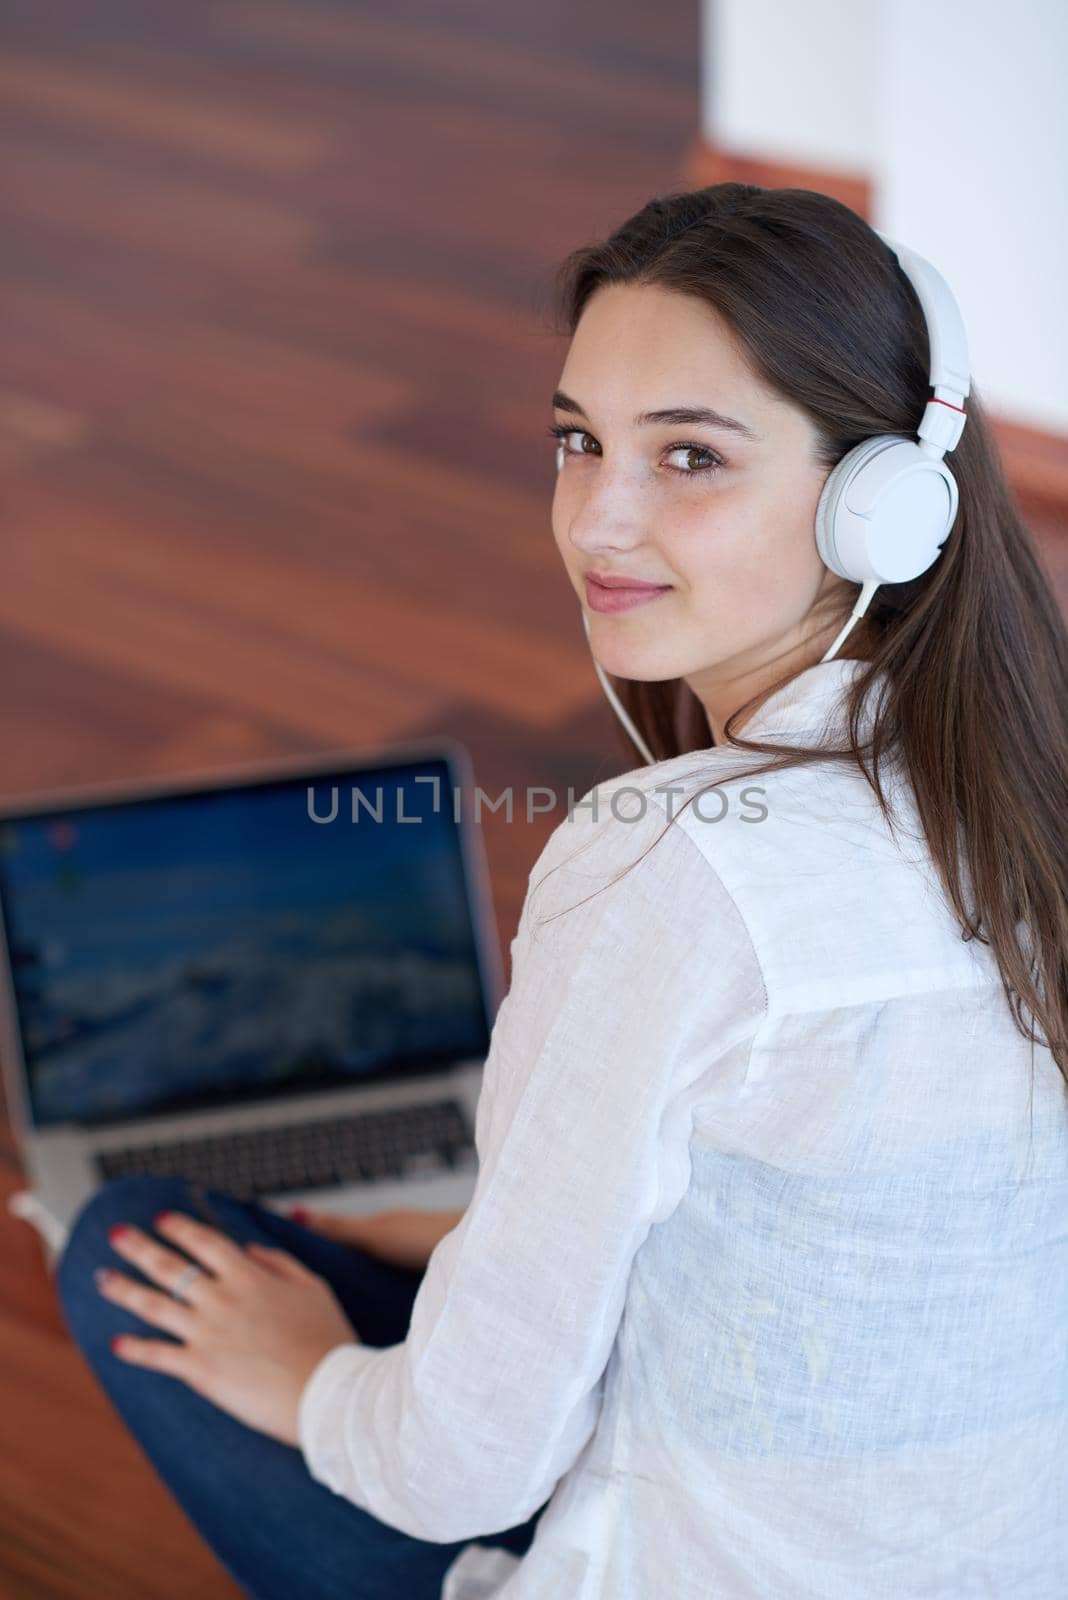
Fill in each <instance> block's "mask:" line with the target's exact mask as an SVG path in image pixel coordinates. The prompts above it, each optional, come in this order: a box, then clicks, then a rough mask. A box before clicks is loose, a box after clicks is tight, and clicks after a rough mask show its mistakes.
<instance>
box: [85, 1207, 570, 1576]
mask: <svg viewBox="0 0 1068 1600" xmlns="http://www.w3.org/2000/svg"><path fill="white" fill-rule="evenodd" d="M165 1210H172V1211H188V1212H189V1213H190V1214H191V1215H192V1216H199V1217H200V1218H202V1219H203V1220H204V1221H206V1222H208V1223H210V1225H211V1226H213V1227H216V1228H218V1229H219V1230H220V1232H223V1233H226V1234H228V1235H229V1236H230V1238H232V1239H234V1240H236V1241H237V1242H238V1243H240V1244H245V1243H247V1242H248V1241H250V1240H252V1239H257V1240H259V1241H260V1242H261V1243H263V1244H268V1245H274V1246H276V1247H280V1248H281V1249H283V1250H288V1251H289V1252H290V1254H292V1255H294V1256H297V1257H299V1259H300V1260H301V1261H303V1262H304V1263H305V1265H306V1266H308V1267H310V1268H311V1269H312V1271H313V1272H317V1273H318V1274H319V1275H320V1277H323V1278H325V1279H326V1281H327V1282H328V1283H329V1284H330V1286H331V1288H332V1289H333V1290H334V1293H335V1295H336V1296H337V1299H338V1301H339V1303H340V1305H341V1307H342V1309H343V1310H344V1312H345V1315H346V1316H347V1317H348V1319H349V1321H350V1322H351V1323H352V1325H353V1327H354V1328H355V1329H356V1330H358V1332H359V1336H360V1338H361V1340H362V1341H363V1343H364V1344H368V1345H380V1346H381V1345H389V1344H397V1343H399V1342H400V1341H401V1340H402V1339H404V1337H405V1335H406V1334H407V1331H408V1324H409V1320H410V1317H411V1310H412V1303H413V1301H414V1299H415V1294H416V1290H417V1289H418V1287H419V1283H420V1280H421V1278H422V1271H421V1270H409V1269H404V1268H399V1267H391V1266H388V1265H387V1264H386V1263H385V1262H381V1261H378V1260H376V1259H375V1258H374V1257H373V1256H370V1255H368V1254H367V1253H366V1252H365V1251H362V1250H359V1249H357V1248H355V1247H354V1246H352V1245H346V1244H341V1243H339V1242H338V1241H337V1240H334V1239H327V1238H324V1237H322V1236H321V1235H318V1234H316V1233H314V1232H312V1231H311V1230H310V1229H309V1228H306V1227H304V1226H303V1225H301V1224H300V1223H296V1222H291V1221H290V1220H289V1219H288V1218H287V1217H282V1216H279V1215H277V1214H276V1213H275V1212H273V1211H269V1210H268V1209H267V1208H266V1207H265V1206H261V1205H257V1204H256V1203H255V1202H254V1201H244V1200H239V1199H237V1198H236V1197H235V1196H233V1195H229V1194H226V1193H223V1192H220V1191H218V1190H215V1189H205V1188H204V1187H203V1186H202V1185H199V1184H196V1183H192V1182H187V1181H186V1180H185V1179H184V1178H161V1177H145V1176H138V1177H128V1178H116V1179H113V1180H112V1181H111V1182H109V1183H107V1184H105V1185H104V1187H103V1188H101V1189H100V1190H98V1191H97V1193H96V1194H94V1195H93V1196H92V1198H91V1199H90V1200H89V1201H87V1203H86V1204H85V1205H84V1206H83V1207H82V1210H81V1211H80V1212H79V1214H78V1216H77V1217H76V1218H75V1221H74V1225H73V1227H72V1229H71V1233H70V1237H69V1239H68V1240H67V1243H66V1246H65V1248H64V1249H63V1251H62V1253H61V1255H60V1257H59V1259H58V1261H57V1263H56V1279H55V1281H56V1288H57V1292H58V1295H59V1300H60V1304H61V1306H62V1310H63V1315H64V1318H65V1320H66V1323H67V1327H68V1328H69V1330H70V1333H71V1335H72V1337H73V1338H74V1340H75V1342H76V1344H77V1345H78V1346H79V1348H80V1350H81V1352H82V1354H83V1356H84V1357H85V1359H86V1361H87V1362H88V1364H89V1366H90V1368H91V1370H92V1372H93V1374H94V1376H95V1377H96V1378H97V1379H98V1381H99V1382H100V1384H101V1385H102V1387H103V1388H104V1390H105V1392H106V1393H107V1395H108V1397H109V1399H110V1400H111V1402H112V1404H113V1405H114V1406H115V1409H116V1410H117V1411H118V1413H119V1415H120V1417H121V1418H122V1420H123V1421H124V1422H125V1424H126V1426H127V1427H128V1428H129V1430H130V1431H131V1433H132V1434H133V1435H134V1437H135V1438H136V1439H137V1441H138V1443H139V1444H140V1446H141V1448H142V1450H143V1451H144V1452H145V1454H146V1456H147V1457H148V1459H149V1461H150V1462H151V1464H152V1466H153V1467H154V1468H155V1470H156V1472H157V1473H158V1474H159V1476H160V1477H161V1478H162V1479H163V1481H164V1483H165V1484H166V1485H167V1487H168V1488H169V1489H170V1491H171V1492H172V1494H173V1495H174V1496H175V1497H176V1499H177V1500H178V1501H179V1502H180V1504H181V1505H182V1507H183V1508H184V1510H185V1512H186V1515H187V1516H188V1517H189V1518H190V1519H191V1521H192V1522H193V1524H194V1525H195V1526H196V1528H197V1529H198V1530H199V1532H200V1533H201V1535H202V1536H203V1538H204V1539H205V1540H206V1541H207V1543H208V1544H209V1545H210V1546H211V1548H212V1549H213V1550H214V1551H215V1554H216V1555H217V1556H218V1558H219V1560H220V1561H221V1562H222V1563H223V1565H224V1566H225V1567H226V1568H227V1569H228V1570H229V1572H230V1573H231V1574H232V1576H233V1577H234V1578H235V1579H236V1580H237V1582H238V1583H239V1584H241V1585H242V1586H243V1588H244V1589H245V1591H246V1593H247V1594H248V1595H250V1596H252V1597H253V1600H294V1597H295V1596H297V1595H299V1596H300V1600H439V1596H440V1593H441V1584H442V1579H443V1577H444V1575H445V1572H446V1570H447V1569H448V1567H449V1566H450V1565H451V1563H452V1562H453V1561H454V1560H455V1558H456V1556H457V1555H458V1554H459V1553H460V1551H461V1550H462V1549H464V1547H465V1544H466V1543H467V1542H469V1541H463V1542H461V1543H459V1544H432V1543H428V1542H426V1541H424V1540H422V1539H416V1538H413V1537H412V1536H411V1535H410V1534H407V1533H402V1532H401V1531H399V1530H398V1529H396V1528H391V1527H390V1526H388V1524H386V1523H384V1522H380V1521H379V1520H378V1518H377V1517H373V1516H371V1515H370V1514H369V1513H368V1512H366V1511H363V1510H362V1509H361V1508H360V1507H359V1506H356V1505H353V1504H352V1502H351V1501H349V1500H345V1499H343V1498H342V1497H341V1496H340V1495H336V1494H334V1493H333V1491H332V1490H330V1489H327V1488H326V1487H325V1486H324V1485H323V1484H320V1483H317V1482H316V1481H315V1479H314V1478H313V1477H312V1476H311V1474H310V1473H309V1471H308V1468H307V1465H306V1463H305V1460H304V1457H303V1455H302V1454H301V1452H300V1451H299V1450H298V1449H296V1448H295V1447H294V1446H292V1445H287V1444H282V1443H281V1442H280V1441H279V1440H277V1439H272V1438H271V1437H269V1435H267V1434H265V1433H259V1432H257V1431H256V1430H254V1429H252V1428H249V1427H247V1426H246V1425H245V1424H244V1423H242V1422H239V1421H237V1419H236V1418H234V1417H231V1416H230V1415H229V1414H228V1413H227V1412H225V1411H222V1410H220V1408H219V1407H218V1406H216V1405H215V1404H213V1403H212V1402H211V1401H209V1400H206V1399H204V1398H203V1397H202V1396H201V1395H198V1394H197V1393H196V1391H195V1390H193V1389H191V1388H190V1387H189V1386H188V1384H186V1383H183V1382H182V1380H181V1379H180V1378H175V1377H172V1376H171V1375H170V1374H169V1373H163V1372H153V1371H151V1370H149V1369H147V1368H143V1367H140V1368H139V1367H137V1366H134V1365H132V1364H130V1363H128V1362H125V1361H122V1360H121V1359H120V1358H119V1357H118V1356H116V1355H115V1354H114V1353H113V1352H112V1350H111V1349H110V1346H109V1341H110V1340H111V1339H112V1338H113V1337H114V1335H115V1334H117V1333H126V1332H130V1333H136V1334H141V1335H142V1336H146V1335H147V1336H149V1337H152V1338H157V1339H169V1338H171V1337H172V1336H171V1335H170V1334H168V1333H166V1332H165V1331H164V1330H163V1329H161V1328H158V1327H155V1326H154V1325H150V1324H147V1323H145V1322H144V1321H142V1319H141V1318H140V1317H137V1316H135V1315H134V1314H133V1312H131V1311H127V1310H126V1309H125V1308H124V1307H122V1306H118V1305H115V1304H114V1303H113V1302H112V1301H110V1300H106V1299H105V1298H104V1296H103V1295H102V1294H100V1293H99V1291H98V1290H97V1288H96V1286H95V1284H94V1282H93V1272H94V1270H95V1268H97V1267H99V1266H112V1267H117V1268H118V1269H119V1270H120V1271H122V1272H124V1273H126V1274H127V1275H129V1276H130V1277H132V1278H134V1279H135V1280H137V1279H141V1277H142V1275H141V1274H140V1273H139V1272H138V1270H137V1268H136V1267H135V1266H134V1265H133V1264H132V1263H131V1262H129V1261H125V1260H123V1259H122V1258H120V1257H119V1256H118V1255H117V1254H116V1252H115V1251H114V1250H113V1249H112V1247H111V1245H110V1243H109V1241H108V1229H109V1228H110V1227H112V1226H113V1225H114V1224H115V1223H116V1222H130V1223H133V1224H134V1225H135V1226H137V1227H139V1228H142V1229H144V1230H145V1231H147V1232H152V1231H153V1229H152V1219H153V1218H154V1217H155V1216H156V1214H157V1212H159V1211H165ZM143 1281H145V1282H147V1281H148V1280H147V1279H144V1280H143ZM156 1287H158V1285H156ZM542 1510H544V1507H542V1508H541V1510H539V1511H537V1512H535V1514H534V1516H533V1517H531V1518H530V1520H529V1521H528V1522H525V1523H522V1524H521V1525H519V1526H518V1527H515V1528H510V1529H507V1530H506V1531H504V1532H501V1533H496V1534H492V1535H487V1536H486V1537H485V1538H482V1539H479V1540H477V1541H475V1542H477V1543H479V1544H487V1545H500V1546H503V1547H504V1548H505V1549H508V1550H512V1551H514V1552H515V1553H516V1554H518V1555H521V1554H523V1553H524V1552H525V1551H526V1550H527V1548H528V1547H529V1545H530V1542H531V1540H532V1539H533V1537H534V1529H535V1526H536V1524H537V1521H538V1518H539V1517H540V1516H541V1511H542Z"/></svg>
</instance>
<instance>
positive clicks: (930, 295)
mask: <svg viewBox="0 0 1068 1600" xmlns="http://www.w3.org/2000/svg"><path fill="white" fill-rule="evenodd" d="M875 231H876V232H879V230H878V229H876V230H875ZM879 237H880V239H882V240H883V242H884V244H886V245H888V246H889V248H890V249H891V250H892V251H893V252H894V254H895V255H896V256H897V259H898V261H899V262H900V264H901V268H902V271H903V272H904V273H905V275H906V277H907V278H908V279H909V281H910V282H911V284H912V286H913V288H914V289H915V291H916V296H917V298H918V300H919V302H920V305H921V307H922V309H923V314H924V317H925V318H926V321H927V335H928V341H929V344H930V353H931V373H930V380H929V381H930V386H931V388H932V389H933V390H934V394H933V395H932V397H931V398H930V399H929V400H928V402H927V405H926V407H925V408H924V413H923V417H922V418H921V420H920V425H919V427H918V428H917V430H916V433H917V437H916V439H904V438H902V437H901V436H900V435H899V434H892V433H882V434H878V435H876V437H875V438H872V439H865V440H864V441H863V442H862V443H861V444H858V445H856V446H855V447H854V448H853V449H852V450H850V451H848V452H847V453H846V455H844V456H843V457H842V459H841V461H839V462H838V464H837V466H835V467H834V468H832V470H831V472H830V473H829V475H828V477H827V481H826V483H825V484H824V486H823V492H822V494H821V495H820V498H819V504H818V505H817V507H816V549H817V550H818V551H819V556H820V560H821V561H822V562H823V564H824V566H826V567H829V568H830V569H831V571H832V572H834V573H837V575H838V576H839V577H840V578H847V579H848V580H849V581H850V582H851V583H859V584H860V585H861V590H860V594H859V595H858V596H857V602H856V605H855V606H854V607H853V610H852V612H851V614H850V616H849V618H848V620H847V621H846V623H845V625H844V627H843V628H842V630H841V632H840V633H839V634H838V637H837V638H836V639H835V641H834V643H833V644H832V645H831V647H830V649H829V650H828V651H827V653H826V654H825V655H824V656H822V657H821V661H830V660H831V658H832V657H833V656H834V655H835V654H836V652H837V651H838V649H839V648H840V646H841V644H842V642H843V640H844V639H845V637H846V635H847V634H848V633H849V632H850V630H851V629H852V628H853V627H854V625H855V624H856V623H857V622H859V621H860V619H861V617H862V616H863V615H864V613H865V611H867V609H868V606H869V604H870V602H871V598H872V596H873V594H874V593H875V591H876V589H877V588H878V587H879V585H880V584H883V583H906V582H908V580H909V579H910V578H918V577H919V576H920V574H921V573H923V572H926V571H927V569H928V567H930V566H932V565H933V564H934V562H935V561H936V560H937V558H938V555H939V553H940V551H941V548H942V545H943V543H944V542H945V540H946V538H947V537H948V535H949V531H950V529H951V528H952V526H953V522H954V519H955V518H956V515H957V505H958V500H959V495H958V490H957V483H956V480H955V478H954V477H953V474H952V472H951V471H950V470H949V467H948V466H947V465H946V463H945V461H944V460H943V457H944V455H945V454H946V452H947V451H949V450H954V449H955V448H956V446H957V444H958V443H959V442H960V436H961V434H962V433H963V432H964V424H965V422H966V420H967V418H966V415H965V410H964V401H965V399H966V398H967V395H968V391H969V388H970V373H969V360H968V336H967V334H966V332H965V328H964V319H963V317H962V316H961V313H960V307H959V306H958V305H957V302H956V300H955V299H954V298H953V294H952V291H951V290H950V287H949V285H948V284H947V283H946V281H945V279H944V278H943V277H942V276H941V274H940V273H938V272H937V271H936V270H935V268H934V267H933V266H932V265H931V263H930V262H929V261H926V260H925V259H924V258H923V256H920V255H917V254H916V252H915V251H914V250H910V249H908V248H907V247H906V246H905V245H900V244H896V243H895V242H894V241H893V240H892V239H889V238H888V237H887V236H886V234H885V233H879ZM563 461H564V448H563V444H562V443H561V444H560V445H559V446H558V447H557V452H556V467H557V471H559V470H560V468H561V467H562V465H563ZM582 625H583V627H584V628H585V630H586V638H587V641H588V640H589V637H590V623H589V618H588V617H587V615H586V611H585V608H583V610H582ZM593 664H594V667H595V669H596V672H597V676H598V678H599V679H600V682H601V687H602V689H603V690H604V692H605V695H606V697H607V699H608V702H609V704H610V705H611V707H612V709H613V711H614V712H615V713H616V715H617V717H618V718H619V720H620V722H622V724H623V726H624V727H625V728H626V730H627V732H628V734H629V735H630V737H631V738H632V739H633V740H634V743H635V745H636V746H637V747H638V749H639V750H640V751H641V753H642V755H643V757H644V758H645V761H646V764H647V765H649V766H653V765H654V764H655V758H654V756H653V754H652V752H651V751H650V749H649V747H648V745H647V744H646V743H645V741H644V739H643V738H642V737H641V734H640V733H639V732H638V730H637V728H636V727H635V726H634V723H633V722H632V721H631V718H630V717H629V716H628V715H627V712H626V710H625V709H624V707H623V706H622V705H621V703H620V700H619V697H618V695H617V694H616V692H615V690H614V689H613V688H612V685H611V684H610V683H609V682H608V679H607V677H606V676H605V674H604V671H603V670H602V667H601V664H600V662H599V661H596V660H595V661H594V663H593Z"/></svg>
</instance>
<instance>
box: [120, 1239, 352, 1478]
mask: <svg viewBox="0 0 1068 1600" xmlns="http://www.w3.org/2000/svg"><path fill="white" fill-rule="evenodd" d="M153 1226H154V1228H155V1229H156V1231H157V1232H158V1233H160V1234H162V1235H163V1237H164V1238H166V1239H167V1240H169V1241H173V1243H174V1245H175V1246H177V1247H178V1248H177V1249H170V1248H169V1247H168V1246H167V1245H163V1244H160V1243H159V1242H158V1240H156V1239H154V1238H152V1236H151V1235H149V1234H146V1233H144V1232H142V1230H141V1229H140V1228H135V1227H128V1226H125V1225H123V1226H122V1227H121V1228H113V1229H112V1230H111V1232H110V1234H109V1238H110V1239H111V1244H112V1248H113V1249H114V1250H115V1251H116V1252H117V1253H118V1254H119V1255H120V1256H122V1257H123V1258H124V1259H125V1260H127V1261H129V1262H132V1264H133V1265H134V1266H135V1267H137V1269H138V1270H139V1271H140V1272H142V1273H144V1275H145V1277H146V1278H149V1279H151V1281H152V1282H153V1283H154V1284H159V1285H160V1287H159V1288H158V1289H156V1288H149V1286H148V1285H147V1284H143V1283H137V1282H135V1281H134V1280H133V1279H132V1278H129V1277H127V1276H126V1275H125V1274H124V1273H122V1272H118V1271H108V1272H106V1274H105V1277H104V1281H103V1282H102V1281H101V1272H98V1273H97V1286H98V1288H99V1290H100V1293H101V1294H102V1295H104V1297H105V1298H106V1299H108V1300H113V1301H114V1302H115V1303H116V1305H121V1306H125V1307H126V1309H127V1310H128V1311H132V1312H133V1313H134V1315H135V1316H137V1317H140V1318H141V1319H142V1320H143V1321H145V1322H149V1323H151V1324H152V1325H153V1326H154V1327H157V1328H163V1329H164V1330H165V1331H166V1332H167V1333H172V1334H174V1335H175V1336H176V1337H177V1338H178V1339H180V1340H181V1341H182V1342H181V1344H172V1343H171V1342H169V1341H168V1340H164V1339H147V1338H141V1337H139V1336H138V1335H135V1334H122V1335H120V1336H119V1337H117V1338H116V1339H115V1340H113V1341H112V1349H113V1350H114V1351H115V1354H116V1355H117V1356H119V1357H120V1358H121V1359H122V1360H124V1361H129V1362H131V1363H133V1364H134V1365H136V1366H141V1367H151V1368H154V1369H155V1371H157V1372H166V1373H169V1374H171V1375H172V1376H173V1377H176V1378H181V1380H182V1382H183V1383H186V1384H188V1385H189V1387H190V1388H191V1389H195V1390H196V1392H197V1394H200V1395H203V1396H204V1398H205V1399H206V1400H211V1401H212V1402H213V1403H214V1404H215V1405H217V1406H219V1407H220V1408H221V1409H222V1410H223V1411H226V1412H229V1414H230V1416H232V1417H236V1418H237V1419H238V1421H239V1422H244V1423H245V1424H246V1425H247V1426H248V1427H250V1428H255V1429H256V1430H257V1431H258V1432H260V1433H266V1434H269V1435H270V1436H271V1437H272V1438H274V1439H278V1440H280V1441H281V1442H282V1443H283V1444H290V1445H294V1446H295V1447H296V1448H297V1449H299V1448H300V1438H299V1434H298V1431H297V1412H298V1405H299V1402H300V1396H301V1391H302V1390H303V1388H304V1385H305V1384H306V1383H307V1381H308V1379H309V1378H310V1377H311V1374H312V1371H313V1369H314V1368H315V1367H316V1365H317V1364H318V1362H319V1361H320V1360H321V1359H322V1357H323V1356H324V1355H326V1353H327V1351H328V1350H332V1349H333V1348H334V1346H335V1345H339V1344H357V1343H359V1337H358V1335H357V1334H356V1333H355V1331H354V1330H353V1327H352V1324H351V1323H350V1322H349V1321H348V1319H347V1317H346V1316H345V1314H344V1312H343V1311H342V1310H341V1307H340V1305H339V1304H338V1302H337V1300H336V1298H335V1297H334V1292H333V1290H332V1289H331V1288H330V1286H329V1284H328V1283H327V1282H326V1281H325V1279H323V1278H320V1277H319V1276H318V1274H317V1273H314V1272H312V1271H311V1270H310V1269H309V1268H308V1267H306V1266H305V1265H304V1263H303V1262H302V1261H298V1260H297V1258H296V1257H295V1256H292V1255H290V1254H289V1252H288V1251H287V1250H276V1249H272V1248H270V1247H268V1246H266V1245H260V1244H249V1245H248V1246H247V1247H246V1248H242V1247H241V1246H240V1245H239V1244H237V1243H236V1242H235V1241H234V1240H233V1239H231V1238H230V1237H229V1236H228V1235H227V1234H224V1233H220V1232H218V1230H217V1229H215V1228H209V1227H208V1226H207V1225H206V1224H205V1223H203V1222H198V1221H195V1220H194V1218H192V1217H189V1216H186V1215H185V1214H184V1213H183V1212H177V1211H166V1212H161V1213H160V1215H159V1216H158V1217H157V1218H156V1219H155V1222H154V1223H153ZM183 1251H184V1254H182V1253H181V1252H183ZM190 1258H192V1260H193V1261H194V1262H196V1263H197V1264H198V1265H199V1266H200V1267H202V1268H203V1274H202V1275H201V1276H198V1277H196V1278H194V1279H193V1281H192V1282H191V1283H189V1284H188V1286H187V1287H186V1288H185V1289H184V1291H183V1298H182V1299H181V1300H179V1299H176V1298H175V1297H174V1295H173V1294H171V1293H169V1292H168V1291H169V1289H170V1287H171V1286H172V1285H174V1284H175V1283H176V1282H177V1280H178V1279H179V1278H180V1277H181V1274H182V1273H183V1272H184V1271H185V1269H186V1268H187V1267H188V1266H189V1264H190Z"/></svg>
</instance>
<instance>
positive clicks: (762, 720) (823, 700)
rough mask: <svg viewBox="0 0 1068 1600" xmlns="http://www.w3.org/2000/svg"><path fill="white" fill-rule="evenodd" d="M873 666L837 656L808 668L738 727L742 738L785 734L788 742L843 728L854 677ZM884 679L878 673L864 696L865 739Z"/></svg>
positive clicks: (863, 732)
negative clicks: (794, 738)
mask: <svg viewBox="0 0 1068 1600" xmlns="http://www.w3.org/2000/svg"><path fill="white" fill-rule="evenodd" d="M870 665H871V663H870V662H867V661H856V660H853V659H852V658H850V657H848V656H847V657H839V656H835V657H834V658H833V659H832V660H830V661H817V662H816V664H815V665H814V666H811V667H806V668H805V670H804V671H803V672H799V673H798V674H797V676H796V677H795V678H791V680H790V682H789V683H788V684H786V685H785V686H784V687H783V688H781V689H779V690H777V692H776V693H775V694H773V695H770V696H769V697H768V699H767V700H765V701H764V704H763V705H762V706H759V707H758V708H757V710H756V711H755V712H754V713H753V716H752V717H751V719H750V720H749V721H748V722H746V723H744V724H743V725H742V727H741V728H740V729H739V730H738V736H739V738H741V739H764V738H768V739H778V738H779V737H780V735H785V736H787V738H786V742H787V743H789V742H790V736H793V735H802V734H813V735H818V734H826V733H827V732H829V731H831V730H832V729H833V730H837V731H839V732H841V731H844V728H845V706H844V702H845V697H846V696H847V695H848V693H849V690H850V688H851V687H852V685H853V682H854V680H855V679H856V678H858V677H859V676H860V674H861V673H863V672H866V671H867V670H868V668H869V667H870ZM885 678H886V673H885V672H879V673H878V674H877V676H876V682H875V685H874V686H873V689H871V690H869V692H868V695H867V697H866V698H865V701H864V706H863V709H862V714H861V724H860V732H861V738H862V739H863V738H866V737H867V734H868V732H869V731H870V729H871V726H872V723H873V722H874V709H875V706H876V704H877V703H878V689H879V687H880V686H881V685H882V683H883V682H884V680H885ZM800 742H802V743H804V742H807V741H805V740H801V741H800Z"/></svg>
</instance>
